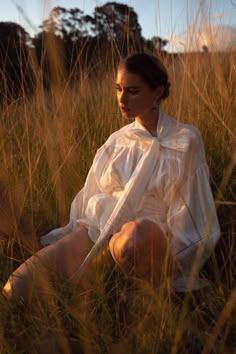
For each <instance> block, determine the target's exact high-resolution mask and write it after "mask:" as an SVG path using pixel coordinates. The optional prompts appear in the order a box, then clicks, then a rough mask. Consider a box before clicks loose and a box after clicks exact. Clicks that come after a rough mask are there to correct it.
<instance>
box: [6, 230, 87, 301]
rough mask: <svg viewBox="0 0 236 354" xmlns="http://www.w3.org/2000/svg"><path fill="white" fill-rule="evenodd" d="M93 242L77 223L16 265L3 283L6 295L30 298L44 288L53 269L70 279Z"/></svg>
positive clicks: (42, 291) (44, 289) (44, 290)
mask: <svg viewBox="0 0 236 354" xmlns="http://www.w3.org/2000/svg"><path fill="white" fill-rule="evenodd" d="M92 246H93V243H92V241H91V240H90V238H89V236H88V232H87V229H86V228H85V227H84V226H79V227H78V228H77V229H76V230H75V231H73V232H72V233H71V234H68V235H66V236H65V237H64V238H62V239H61V240H60V241H58V242H56V243H55V244H52V245H50V246H47V247H45V248H43V249H41V250H40V251H39V252H37V253H36V254H35V255H34V256H32V257H31V258H29V259H28V260H27V261H26V262H24V263H23V264H22V265H21V266H20V267H19V268H17V269H16V270H15V271H14V273H13V274H12V275H11V276H10V278H9V279H8V281H7V283H6V285H5V286H4V290H3V291H4V294H5V296H6V297H7V298H12V297H13V298H14V299H19V298H23V299H25V300H29V298H30V297H31V295H32V293H34V294H35V292H36V293H39V294H41V293H44V292H46V288H47V286H49V285H50V279H51V278H50V276H51V274H52V273H53V272H54V274H55V273H56V274H58V275H59V276H60V277H61V278H64V279H69V278H70V277H71V276H72V275H73V274H74V273H75V272H76V270H77V269H78V268H79V266H80V265H81V264H82V262H83V260H84V258H85V257H86V255H87V254H88V252H89V251H90V249H91V248H92ZM74 281H76V279H74Z"/></svg>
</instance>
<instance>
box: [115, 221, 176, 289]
mask: <svg viewBox="0 0 236 354" xmlns="http://www.w3.org/2000/svg"><path fill="white" fill-rule="evenodd" d="M109 247H110V252H111V255H112V257H113V259H114V261H115V262H116V263H117V264H118V266H119V267H120V268H121V269H123V270H124V272H126V273H131V274H133V275H134V276H136V277H139V278H143V279H146V280H148V281H149V282H150V283H151V284H152V285H154V286H159V284H160V282H161V280H162V278H163V277H164V273H165V271H168V269H167V266H168V263H169V262H168V259H167V258H168V257H169V245H168V240H167V237H166V236H165V235H164V233H163V231H162V230H161V229H160V227H159V226H158V225H157V224H155V223H154V222H152V221H150V220H145V219H141V220H137V221H132V222H128V223H127V224H125V225H123V227H122V229H121V231H120V232H118V233H116V234H114V235H113V236H112V238H111V239H110V242H109Z"/></svg>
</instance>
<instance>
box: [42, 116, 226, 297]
mask: <svg viewBox="0 0 236 354" xmlns="http://www.w3.org/2000/svg"><path fill="white" fill-rule="evenodd" d="M127 186H128V190H127ZM123 201H124V202H123ZM117 206H118V208H117ZM120 206H121V208H119V207H120ZM139 218H145V219H149V220H152V221H154V222H155V223H157V224H158V225H159V226H160V227H161V228H162V230H163V232H164V233H165V234H166V235H169V237H170V242H171V249H172V254H173V256H174V258H175V261H176V263H175V264H176V265H175V270H174V272H173V276H172V286H173V287H174V289H175V290H176V291H186V290H188V289H193V290H194V289H199V288H201V287H203V286H205V282H204V281H203V280H201V281H200V279H198V273H199V270H200V268H201V267H202V265H203V264H204V262H205V261H206V259H207V258H208V257H209V255H210V253H211V251H212V250H213V248H214V246H215V244H216V242H217V240H218V238H219V236H220V228H219V224H218V220H217V216H216V211H215V205H214V201H213V197H212V192H211V189H210V186H209V180H208V166H207V163H206V159H205V152H204V147H203V143H202V139H201V136H200V133H199V131H198V130H197V129H196V128H194V127H193V126H191V125H188V124H183V123H179V122H177V121H176V120H174V119H173V118H171V117H169V116H167V115H166V114H165V113H164V112H163V111H162V110H161V109H160V112H159V119H158V124H157V137H153V136H152V135H151V134H150V133H149V131H148V130H146V128H145V127H143V126H142V125H141V123H139V122H138V121H137V120H135V121H134V122H133V123H131V124H128V125H126V126H124V127H123V128H121V129H120V130H118V131H116V132H115V133H113V134H112V135H111V136H110V137H109V138H108V140H107V141H106V142H105V144H104V145H103V146H102V147H101V148H100V149H98V151H97V153H96V156H95V158H94V161H93V164H92V166H91V169H90V171H89V173H88V176H87V179H86V182H85V185H84V188H83V189H82V190H81V191H80V192H79V193H78V194H77V196H76V197H75V199H74V201H73V203H72V205H71V212H70V222H69V224H68V225H67V226H65V227H63V228H60V229H56V230H53V231H51V232H50V233H49V234H47V235H45V236H43V237H42V238H41V243H42V244H44V245H46V244H50V243H53V242H55V241H57V240H58V239H60V238H61V237H63V236H64V235H65V234H66V233H68V232H70V231H71V230H72V229H73V228H75V227H76V226H78V224H81V223H83V224H86V225H87V227H88V233H89V236H90V238H91V240H92V241H94V242H96V241H97V240H98V239H99V236H100V235H101V234H102V231H103V230H104V228H107V225H108V226H109V232H110V234H113V233H115V232H117V231H119V230H120V228H121V226H122V225H123V224H124V223H126V222H128V221H132V220H137V219H139ZM170 235H171V236H170ZM167 237H168V236H167ZM78 242H79V241H78Z"/></svg>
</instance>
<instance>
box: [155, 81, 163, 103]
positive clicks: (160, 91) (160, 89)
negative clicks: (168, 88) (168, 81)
mask: <svg viewBox="0 0 236 354" xmlns="http://www.w3.org/2000/svg"><path fill="white" fill-rule="evenodd" d="M163 93H164V86H162V85H161V86H158V87H157V88H156V97H157V101H160V99H161V97H162V96H163Z"/></svg>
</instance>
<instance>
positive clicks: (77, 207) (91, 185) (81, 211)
mask: <svg viewBox="0 0 236 354" xmlns="http://www.w3.org/2000/svg"><path fill="white" fill-rule="evenodd" d="M103 150H104V146H102V147H101V148H100V149H98V151H97V153H96V155H95V158H94V160H93V164H92V166H91V168H90V170H89V173H88V175H87V178H86V181H85V184H84V187H83V188H82V189H81V190H80V191H79V193H78V194H77V195H76V196H75V198H74V200H73V202H72V204H71V208H70V219H69V223H68V224H67V225H65V226H63V227H60V228H57V229H54V230H52V231H50V232H49V233H47V234H46V235H44V236H42V237H41V238H40V242H41V244H42V245H43V246H46V245H50V244H52V243H55V242H57V241H58V240H60V239H61V238H62V237H64V236H65V235H66V234H68V233H69V232H71V231H72V230H73V229H74V228H75V227H76V226H77V220H78V219H83V218H84V217H85V210H86V206H87V203H88V201H89V199H90V198H91V196H93V195H94V194H97V193H99V192H100V188H99V185H98V183H97V179H96V176H95V171H96V166H97V165H98V164H99V162H100V164H102V163H104V161H102V160H101V159H102V158H101V155H102V153H103ZM104 156H107V155H106V154H105V155H104Z"/></svg>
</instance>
